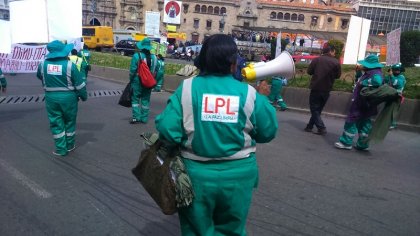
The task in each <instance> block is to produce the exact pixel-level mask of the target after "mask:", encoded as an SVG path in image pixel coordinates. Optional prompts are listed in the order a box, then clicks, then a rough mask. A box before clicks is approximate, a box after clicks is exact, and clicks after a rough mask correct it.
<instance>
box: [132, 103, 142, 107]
mask: <svg viewBox="0 0 420 236" xmlns="http://www.w3.org/2000/svg"><path fill="white" fill-rule="evenodd" d="M131 106H132V107H139V106H140V104H138V103H132V104H131Z"/></svg>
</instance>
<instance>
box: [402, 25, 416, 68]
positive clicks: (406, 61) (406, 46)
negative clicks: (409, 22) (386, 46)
mask: <svg viewBox="0 0 420 236" xmlns="http://www.w3.org/2000/svg"><path fill="white" fill-rule="evenodd" d="M400 55H401V63H402V64H403V66H405V67H410V66H414V64H415V63H417V60H418V57H419V55H420V31H406V32H403V33H401V41H400Z"/></svg>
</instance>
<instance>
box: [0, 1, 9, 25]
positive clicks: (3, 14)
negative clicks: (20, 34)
mask: <svg viewBox="0 0 420 236" xmlns="http://www.w3.org/2000/svg"><path fill="white" fill-rule="evenodd" d="M9 19H10V16H9V0H0V20H9Z"/></svg>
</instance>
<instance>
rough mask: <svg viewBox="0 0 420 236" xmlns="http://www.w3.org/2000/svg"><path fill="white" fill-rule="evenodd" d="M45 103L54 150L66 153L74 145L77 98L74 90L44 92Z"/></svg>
mask: <svg viewBox="0 0 420 236" xmlns="http://www.w3.org/2000/svg"><path fill="white" fill-rule="evenodd" d="M45 105H46V108H47V113H48V120H49V121H50V130H51V133H52V135H53V137H54V142H55V152H56V153H58V154H60V155H66V154H67V152H68V151H67V150H69V149H71V148H73V147H74V145H75V135H76V118H77V110H78V98H77V95H76V93H74V92H46V93H45Z"/></svg>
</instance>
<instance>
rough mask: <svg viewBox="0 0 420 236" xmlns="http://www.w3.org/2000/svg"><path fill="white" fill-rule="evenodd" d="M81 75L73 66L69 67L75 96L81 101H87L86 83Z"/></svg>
mask: <svg viewBox="0 0 420 236" xmlns="http://www.w3.org/2000/svg"><path fill="white" fill-rule="evenodd" d="M83 76H84V75H83V74H82V73H81V72H80V71H79V70H78V69H77V66H76V65H75V64H72V65H71V80H72V83H73V85H74V87H75V89H76V93H77V96H78V97H79V98H80V99H82V101H86V100H87V91H86V83H85V81H84V79H83Z"/></svg>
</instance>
